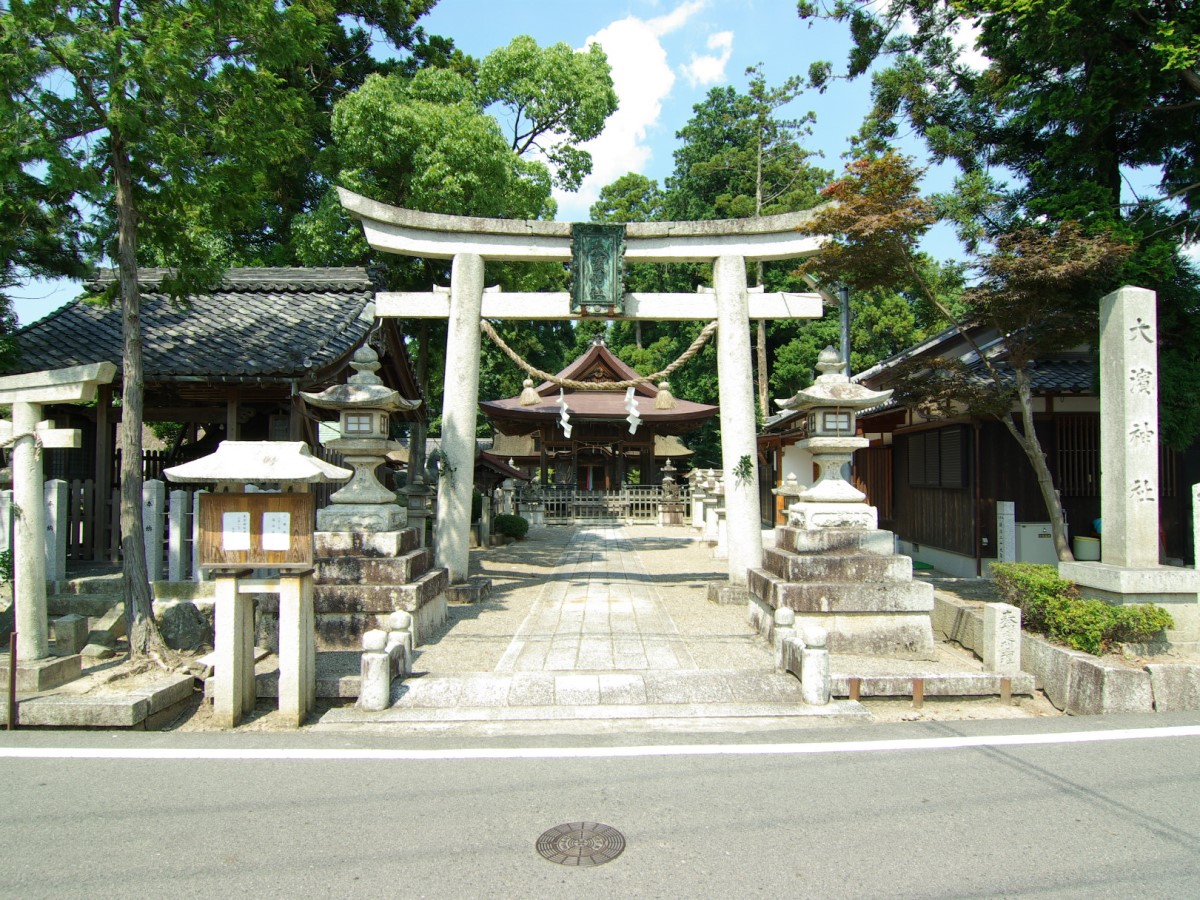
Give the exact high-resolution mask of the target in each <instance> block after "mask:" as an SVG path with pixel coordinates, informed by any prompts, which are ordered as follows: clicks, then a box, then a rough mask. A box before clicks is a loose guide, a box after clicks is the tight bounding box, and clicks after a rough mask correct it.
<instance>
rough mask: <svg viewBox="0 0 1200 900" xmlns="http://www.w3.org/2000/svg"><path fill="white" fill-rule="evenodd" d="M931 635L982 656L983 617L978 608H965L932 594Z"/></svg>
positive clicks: (941, 596)
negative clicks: (956, 643)
mask: <svg viewBox="0 0 1200 900" xmlns="http://www.w3.org/2000/svg"><path fill="white" fill-rule="evenodd" d="M931 618H932V622H933V633H934V634H935V635H936V636H937V637H938V639H939V640H947V641H956V642H958V643H959V644H962V646H963V647H965V648H966V649H968V650H970V651H972V652H973V653H976V654H979V655H980V656H982V655H983V616H982V615H981V614H980V612H979V609H978V607H974V606H967V605H965V604H963V603H960V602H959V601H958V600H957V599H955V598H952V597H949V596H947V595H946V594H941V593H938V592H937V591H934V594H933V615H932V616H931Z"/></svg>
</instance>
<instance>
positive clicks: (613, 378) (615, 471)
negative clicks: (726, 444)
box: [479, 337, 719, 491]
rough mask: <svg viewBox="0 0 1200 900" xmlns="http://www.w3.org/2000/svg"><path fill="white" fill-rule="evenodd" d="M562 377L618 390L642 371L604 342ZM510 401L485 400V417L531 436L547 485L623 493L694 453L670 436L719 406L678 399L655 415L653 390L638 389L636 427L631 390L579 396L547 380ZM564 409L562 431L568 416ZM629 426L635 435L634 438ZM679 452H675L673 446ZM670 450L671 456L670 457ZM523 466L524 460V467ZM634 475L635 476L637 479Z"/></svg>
mask: <svg viewBox="0 0 1200 900" xmlns="http://www.w3.org/2000/svg"><path fill="white" fill-rule="evenodd" d="M557 377H558V378H560V379H566V380H568V381H577V382H589V383H593V384H600V385H604V384H616V383H619V382H622V381H628V380H631V379H636V378H637V377H638V373H637V372H635V371H634V370H633V369H632V368H630V367H629V366H628V365H626V364H625V363H623V362H622V361H621V360H620V359H618V358H617V357H616V356H615V355H614V354H613V352H612V351H611V350H609V349H608V347H607V346H606V345H605V343H604V340H603V338H601V337H598V338H597V339H596V340H595V341H594V342H593V344H592V346H591V347H589V348H588V350H587V352H586V353H584V354H583V355H582V356H580V357H579V358H577V359H576V360H575V361H574V362H572V363H570V364H569V365H568V366H567V367H566V368H565V369H563V370H562V371H561V372H559V373H558V375H557ZM528 391H533V392H535V393H536V395H537V399H536V401H533V402H530V401H531V400H532V395H531V394H529V393H528V392H526V393H525V394H524V395H523V396H524V402H523V398H522V396H518V397H510V398H508V399H505V400H491V401H484V402H481V403H480V404H479V405H480V407H481V408H482V409H483V413H484V415H486V416H487V417H488V419H489V420H491V422H492V425H493V426H494V427H495V429H496V431H497V432H498V433H500V434H501V435H509V436H514V435H527V436H529V437H531V438H532V440H533V443H532V447H531V448H530V450H531V451H532V454H536V456H534V457H533V459H531V460H530V461H531V462H536V466H535V468H536V470H537V471H538V472H539V473H540V477H539V479H538V480H539V481H540V483H541V484H556V485H571V486H575V487H578V488H580V489H584V490H593V491H611V490H617V489H619V488H620V486H621V485H623V484H626V483H636V484H658V483H659V478H660V468H661V466H662V465H663V464H664V463H665V462H666V460H667V459H669V458H670V457H671V456H672V455H674V456H679V455H684V454H686V453H687V452H688V451H687V450H686V448H683V447H682V445H680V444H679V442H678V441H674V440H669V438H670V437H671V436H676V435H680V434H685V433H687V432H689V431H692V430H694V429H696V428H698V427H700V426H701V425H703V424H704V423H705V422H707V421H708V420H709V419H711V418H712V417H713V416H715V415H716V414H717V413H718V411H719V408H718V407H716V406H710V405H708V404H704V403H693V402H691V401H688V400H680V399H676V400H674V402H673V406H672V407H671V408H670V409H657V408H656V407H655V398H656V396H657V395H658V391H657V390H656V389H655V387H654V385H650V384H639V385H637V386H636V387H634V389H633V398H634V400H635V401H636V419H637V420H638V421H637V423H636V427H635V425H634V424H633V423H631V421H630V418H631V416H630V409H629V402H628V398H627V393H628V391H627V389H626V388H624V387H613V388H612V389H611V390H604V389H600V390H577V389H572V388H570V387H564V388H561V395H560V387H559V385H557V384H555V383H554V382H552V381H544V382H542V384H541V385H539V386H537V387H536V388H534V387H533V386H532V384H530V385H529V388H528ZM564 408H565V411H566V423H565V427H564V421H563V412H564ZM631 428H633V429H634V430H633V431H632V433H631ZM672 447H678V448H680V451H681V452H680V453H676V454H672V453H670V448H672ZM664 451H665V452H664ZM520 462H524V460H522V461H520ZM635 472H636V478H634V477H631V476H633V475H634V473H635Z"/></svg>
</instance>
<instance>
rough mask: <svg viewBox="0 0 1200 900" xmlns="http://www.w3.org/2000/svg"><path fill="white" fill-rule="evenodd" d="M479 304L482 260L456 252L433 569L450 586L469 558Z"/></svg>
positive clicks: (463, 575) (459, 578) (463, 571)
mask: <svg viewBox="0 0 1200 900" xmlns="http://www.w3.org/2000/svg"><path fill="white" fill-rule="evenodd" d="M482 305H483V257H481V256H479V255H478V254H476V253H458V254H455V256H454V261H453V263H452V264H451V269H450V318H449V331H448V333H447V335H446V374H447V376H448V377H447V378H446V384H445V386H444V390H443V395H442V448H441V449H442V454H443V462H442V477H441V480H440V481H439V483H438V497H437V530H436V532H435V535H434V541H433V552H434V557H435V558H436V560H437V565H439V566H444V567H445V568H446V569H448V570H449V572H450V583H451V584H458V583H460V582H463V581H466V579H467V564H468V562H469V559H470V540H469V534H468V532H469V530H470V528H471V489H472V487H474V485H475V419H476V416H477V415H478V407H479V351H480V347H479V343H480V331H479V316H480V311H481V309H482Z"/></svg>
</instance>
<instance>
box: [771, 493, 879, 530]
mask: <svg viewBox="0 0 1200 900" xmlns="http://www.w3.org/2000/svg"><path fill="white" fill-rule="evenodd" d="M788 525H789V526H790V527H792V528H796V529H800V530H802V531H818V530H823V529H826V528H835V529H856V530H860V531H875V530H877V529H878V528H879V511H878V510H877V509H876V508H875V507H874V506H868V505H867V504H865V503H813V502H807V501H804V500H801V501H799V502H797V503H793V504H792V505H791V506H789V507H788Z"/></svg>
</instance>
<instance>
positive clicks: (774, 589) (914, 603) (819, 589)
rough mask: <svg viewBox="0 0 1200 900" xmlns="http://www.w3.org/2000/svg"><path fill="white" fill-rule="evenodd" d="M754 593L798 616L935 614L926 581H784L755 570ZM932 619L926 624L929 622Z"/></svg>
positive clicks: (752, 586) (761, 570)
mask: <svg viewBox="0 0 1200 900" xmlns="http://www.w3.org/2000/svg"><path fill="white" fill-rule="evenodd" d="M749 580H750V591H751V592H752V593H753V594H754V595H755V596H758V597H761V598H763V599H764V600H765V601H766V602H767V604H768V605H770V606H771V607H772V608H773V609H778V608H779V607H781V606H785V607H788V608H789V609H794V610H795V611H796V612H797V613H926V614H928V613H929V612H930V611H932V610H933V585H931V584H928V583H927V582H924V581H898V582H876V583H871V582H856V581H850V580H847V581H827V582H819V581H808V582H792V581H784V580H783V579H782V578H779V577H778V576H776V575H772V574H771V573H770V572H768V571H766V570H765V569H751V570H750V572H749ZM928 618H929V617H928V615H926V620H927V621H928Z"/></svg>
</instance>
